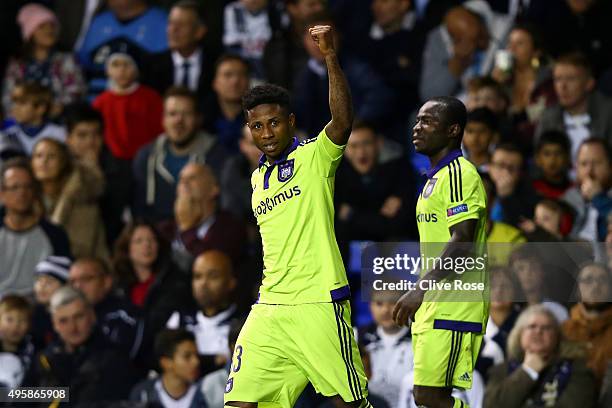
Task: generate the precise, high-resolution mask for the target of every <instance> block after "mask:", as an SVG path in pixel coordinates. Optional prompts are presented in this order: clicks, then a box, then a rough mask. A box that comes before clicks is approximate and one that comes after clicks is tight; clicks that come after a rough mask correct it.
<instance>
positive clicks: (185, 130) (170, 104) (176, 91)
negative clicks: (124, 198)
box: [132, 87, 227, 221]
mask: <svg viewBox="0 0 612 408" xmlns="http://www.w3.org/2000/svg"><path fill="white" fill-rule="evenodd" d="M197 107H198V104H197V99H196V96H195V94H194V93H192V92H191V91H189V90H187V89H186V88H174V87H173V88H170V89H168V91H167V92H166V95H165V96H164V106H163V108H164V110H163V121H162V123H163V127H164V133H163V134H161V135H160V136H158V137H157V139H155V140H154V141H153V142H151V143H149V144H148V145H146V146H144V147H143V148H142V149H140V151H139V152H138V154H137V155H136V159H135V160H134V166H133V174H134V192H133V197H132V198H133V206H132V212H133V213H134V214H135V215H136V216H138V217H144V218H146V219H150V220H153V221H162V220H168V219H171V218H172V216H173V206H174V202H175V199H176V186H177V184H178V179H179V174H180V172H181V170H182V169H183V168H184V167H185V166H186V165H187V164H188V163H194V162H195V163H206V164H207V165H209V166H211V167H212V169H213V171H214V172H215V173H216V174H221V172H222V168H223V166H224V164H225V161H226V159H227V154H226V152H225V149H224V148H223V147H222V146H221V145H220V144H219V143H217V141H216V139H215V137H214V136H213V135H211V134H210V133H207V132H205V131H201V130H198V129H199V124H200V119H201V117H200V114H199V113H198V108H197Z"/></svg>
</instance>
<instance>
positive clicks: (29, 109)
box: [0, 82, 66, 159]
mask: <svg viewBox="0 0 612 408" xmlns="http://www.w3.org/2000/svg"><path fill="white" fill-rule="evenodd" d="M11 99H12V102H13V105H12V116H13V119H14V120H15V124H14V125H12V126H10V127H8V128H7V129H5V130H4V131H3V133H4V135H3V136H2V139H6V140H3V142H2V144H1V145H2V147H0V150H1V151H0V155H1V156H2V158H3V159H7V158H8V157H10V156H16V155H27V156H30V155H31V154H32V149H33V148H34V145H35V144H36V142H38V141H39V140H40V139H43V138H51V139H56V140H60V141H62V142H63V141H64V139H65V138H66V131H65V129H64V128H63V127H62V126H58V125H56V124H54V123H51V122H50V121H49V120H48V115H49V110H50V109H51V104H52V96H51V91H50V90H49V88H47V87H45V86H42V85H40V84H38V83H36V82H21V83H18V84H17V85H15V87H14V88H13V93H12V94H11ZM9 151H10V154H9V153H8V152H9Z"/></svg>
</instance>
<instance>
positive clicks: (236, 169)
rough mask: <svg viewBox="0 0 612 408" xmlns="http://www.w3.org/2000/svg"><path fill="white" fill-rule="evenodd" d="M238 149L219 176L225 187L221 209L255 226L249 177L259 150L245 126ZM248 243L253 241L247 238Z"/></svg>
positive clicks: (257, 165)
mask: <svg viewBox="0 0 612 408" xmlns="http://www.w3.org/2000/svg"><path fill="white" fill-rule="evenodd" d="M238 148H239V149H240V154H237V155H234V156H231V157H230V158H229V159H228V164H227V166H226V167H225V171H224V172H223V174H222V175H221V185H223V186H226V187H225V188H224V194H223V195H222V196H221V208H223V209H225V210H227V211H229V212H231V213H232V214H234V215H235V216H236V217H239V218H240V219H241V220H243V221H247V222H248V223H249V224H255V217H254V216H253V209H252V207H251V192H252V187H251V175H252V174H253V171H255V169H257V168H258V167H259V159H260V158H261V150H259V149H258V148H257V146H256V145H255V142H254V141H253V135H252V134H251V130H250V129H249V127H248V126H247V125H244V126H243V127H242V131H241V135H240V140H239V141H238ZM249 230H250V231H249V237H251V236H252V235H253V234H251V232H254V233H257V231H256V228H255V230H252V229H251V228H249ZM249 241H253V240H252V239H250V238H249ZM256 241H257V240H256Z"/></svg>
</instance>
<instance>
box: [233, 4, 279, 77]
mask: <svg viewBox="0 0 612 408" xmlns="http://www.w3.org/2000/svg"><path fill="white" fill-rule="evenodd" d="M269 3H271V2H268V0H236V1H233V2H230V3H228V4H227V5H226V6H225V9H224V11H223V23H224V25H223V45H224V46H225V49H226V50H227V51H228V52H233V53H237V54H238V55H240V56H242V57H243V58H245V59H246V60H247V61H249V64H250V65H251V68H252V70H253V76H254V77H255V78H257V79H259V80H263V79H264V77H265V76H264V66H263V53H264V49H265V47H266V43H267V42H268V41H269V40H270V38H272V27H273V26H277V25H278V23H277V21H276V19H278V17H277V15H276V13H275V8H274V7H273V4H269Z"/></svg>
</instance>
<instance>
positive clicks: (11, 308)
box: [0, 295, 36, 385]
mask: <svg viewBox="0 0 612 408" xmlns="http://www.w3.org/2000/svg"><path fill="white" fill-rule="evenodd" d="M31 319H32V305H31V304H30V302H29V301H28V299H26V298H25V297H22V296H19V295H6V296H3V297H2V299H1V300H0V353H12V354H14V355H15V356H17V357H18V358H19V360H20V361H21V365H22V367H23V372H24V373H27V372H28V371H29V370H30V368H31V366H32V363H33V362H34V358H35V356H36V348H35V346H34V343H33V342H32V336H31V335H30V334H29V333H28V331H29V329H30V328H31V327H32V325H31ZM5 369H6V368H5V367H4V366H3V370H5ZM22 380H23V379H22ZM26 381H27V379H26ZM24 385H25V384H24Z"/></svg>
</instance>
